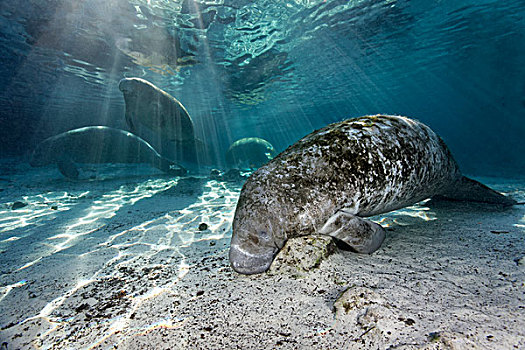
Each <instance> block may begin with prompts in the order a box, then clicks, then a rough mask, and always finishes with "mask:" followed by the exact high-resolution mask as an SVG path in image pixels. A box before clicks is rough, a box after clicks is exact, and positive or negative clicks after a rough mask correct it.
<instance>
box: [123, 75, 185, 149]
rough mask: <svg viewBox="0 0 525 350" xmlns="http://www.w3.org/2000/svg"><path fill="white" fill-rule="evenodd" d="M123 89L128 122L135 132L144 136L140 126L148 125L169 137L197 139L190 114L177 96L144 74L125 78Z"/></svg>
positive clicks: (170, 138) (167, 138)
mask: <svg viewBox="0 0 525 350" xmlns="http://www.w3.org/2000/svg"><path fill="white" fill-rule="evenodd" d="M119 89H120V91H122V93H123V95H124V102H125V103H126V122H127V124H128V126H129V128H130V130H131V131H132V132H134V133H137V134H138V135H140V136H143V135H142V134H141V132H140V127H141V126H146V127H147V128H149V129H150V130H152V131H153V132H155V133H158V134H160V135H161V136H162V138H163V139H166V140H170V141H179V142H180V141H192V140H194V139H195V135H194V130H193V121H192V120H191V117H190V115H189V114H188V112H187V111H186V108H184V106H183V105H182V104H181V103H180V102H179V101H178V100H177V99H176V98H174V97H173V96H171V95H169V94H168V93H166V92H164V91H163V90H161V89H159V88H158V87H156V86H155V85H153V84H152V83H150V82H149V81H146V80H144V79H140V78H125V79H122V80H121V81H120V83H119Z"/></svg>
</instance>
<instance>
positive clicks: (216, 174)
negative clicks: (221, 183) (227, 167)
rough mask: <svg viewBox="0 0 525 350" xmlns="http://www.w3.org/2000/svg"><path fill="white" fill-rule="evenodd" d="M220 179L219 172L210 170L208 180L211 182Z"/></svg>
mask: <svg viewBox="0 0 525 350" xmlns="http://www.w3.org/2000/svg"><path fill="white" fill-rule="evenodd" d="M220 178H221V172H220V170H217V169H211V171H210V179H212V180H220Z"/></svg>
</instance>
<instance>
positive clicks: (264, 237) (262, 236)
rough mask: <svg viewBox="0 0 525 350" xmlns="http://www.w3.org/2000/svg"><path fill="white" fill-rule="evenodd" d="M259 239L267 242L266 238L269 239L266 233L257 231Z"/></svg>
mask: <svg viewBox="0 0 525 350" xmlns="http://www.w3.org/2000/svg"><path fill="white" fill-rule="evenodd" d="M259 237H261V238H262V239H265V240H267V239H268V238H270V235H269V234H268V232H266V231H259Z"/></svg>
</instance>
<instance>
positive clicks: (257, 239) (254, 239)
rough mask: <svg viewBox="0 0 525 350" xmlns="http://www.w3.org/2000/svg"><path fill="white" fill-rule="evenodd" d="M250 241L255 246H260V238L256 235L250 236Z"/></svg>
mask: <svg viewBox="0 0 525 350" xmlns="http://www.w3.org/2000/svg"><path fill="white" fill-rule="evenodd" d="M250 240H251V241H252V242H253V243H255V244H259V237H257V236H256V235H250Z"/></svg>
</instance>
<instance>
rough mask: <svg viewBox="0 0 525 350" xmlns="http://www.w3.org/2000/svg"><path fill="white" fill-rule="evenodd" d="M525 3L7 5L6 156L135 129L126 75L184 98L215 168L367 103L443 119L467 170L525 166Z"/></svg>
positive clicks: (0, 131)
mask: <svg viewBox="0 0 525 350" xmlns="http://www.w3.org/2000/svg"><path fill="white" fill-rule="evenodd" d="M524 15H525V5H524V3H523V1H520V0H506V1H500V0H492V1H487V0H486V1H473V0H472V1H447V0H443V1H402V0H399V1H395V0H389V1H347V0H345V1H319V0H295V1H255V2H253V1H237V0H236V1H230V0H216V1H213V0H212V1H201V2H199V1H193V0H184V1H160V0H148V1H146V0H144V1H142V0H115V1H102V0H88V1H83V2H74V1H69V0H55V1H31V2H27V3H24V5H23V6H22V5H21V3H20V2H19V1H15V0H4V1H2V2H1V4H0V34H1V35H0V50H1V52H2V54H1V55H0V105H1V108H0V139H1V145H2V147H1V148H0V156H1V157H8V156H21V157H22V158H21V159H22V160H27V157H28V155H29V152H30V151H31V150H32V149H33V148H34V147H35V145H36V144H38V143H39V142H40V141H42V140H43V139H45V138H47V137H49V136H52V135H55V134H57V133H60V132H64V131H67V130H70V129H74V128H77V127H81V126H88V125H107V126H113V127H117V128H121V129H126V128H127V126H126V124H125V121H124V100H123V97H122V94H121V92H120V91H119V90H118V82H119V80H120V79H122V78H123V77H142V78H144V79H147V80H149V81H151V82H153V83H154V84H156V85H157V86H158V87H160V88H161V89H163V90H165V91H167V92H168V93H170V94H172V95H173V96H175V97H176V98H177V99H179V100H180V101H181V102H182V103H183V104H184V105H185V106H186V108H187V110H188V111H189V113H190V115H191V116H192V118H193V120H194V122H195V125H196V133H197V135H198V136H199V137H200V138H201V139H204V140H207V142H208V143H209V144H210V146H211V147H210V149H211V151H210V152H212V153H213V156H214V157H215V158H214V159H215V161H216V163H217V165H221V164H223V162H224V159H223V157H224V152H225V151H226V150H227V148H228V146H229V145H230V144H231V143H232V142H233V141H235V140H237V139H239V138H242V137H252V136H256V137H262V138H264V139H266V140H268V141H269V142H271V143H272V144H273V145H274V146H275V148H276V150H277V151H281V150H283V149H284V148H285V147H286V146H288V145H290V144H292V143H294V142H295V141H296V140H297V139H299V138H300V137H302V136H304V135H305V134H307V133H309V132H311V131H312V130H314V129H316V128H319V127H321V126H324V125H326V124H327V123H330V122H334V121H339V120H342V119H345V118H349V117H357V116H360V115H365V114H373V113H387V114H401V115H407V116H410V117H413V118H417V119H419V120H421V121H423V122H425V123H426V124H428V125H430V126H431V127H432V128H433V129H434V130H435V131H437V132H438V133H439V134H440V135H441V136H442V137H443V139H444V140H445V141H446V143H447V144H448V145H449V147H450V148H451V150H452V152H453V154H454V155H455V157H456V159H457V160H458V162H459V163H460V166H461V167H462V169H463V171H464V172H465V173H468V174H473V175H501V174H505V175H509V176H513V175H520V174H523V171H524V169H525V157H524V156H523V155H524V154H525V142H523V139H524V137H523V135H525V64H524V63H525V17H524Z"/></svg>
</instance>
